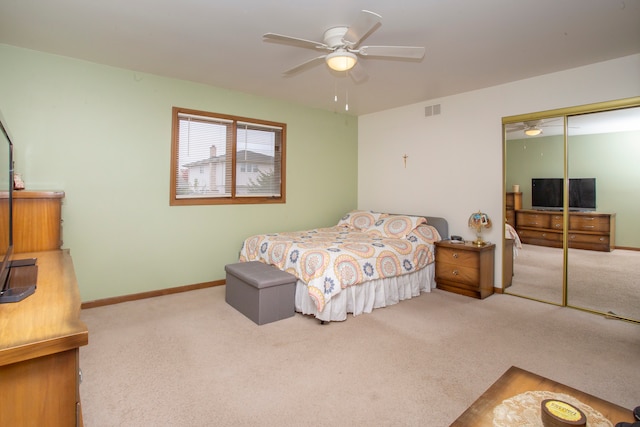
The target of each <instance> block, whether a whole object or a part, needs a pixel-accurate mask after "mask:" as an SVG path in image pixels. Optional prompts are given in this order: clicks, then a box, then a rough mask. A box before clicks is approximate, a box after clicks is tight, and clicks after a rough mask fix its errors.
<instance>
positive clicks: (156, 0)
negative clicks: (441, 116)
mask: <svg viewBox="0 0 640 427" xmlns="http://www.w3.org/2000/svg"><path fill="white" fill-rule="evenodd" d="M362 9H366V10H371V11H373V12H376V13H378V14H380V15H382V26H380V27H379V28H378V29H377V30H376V31H374V32H373V33H372V34H371V35H370V36H369V37H368V38H367V39H365V40H364V42H363V44H366V45H412V46H424V47H425V48H426V55H425V57H424V59H423V60H422V61H420V62H415V61H402V60H389V59H373V58H366V59H362V60H361V64H362V65H363V66H364V67H365V69H366V71H367V73H368V74H369V78H368V79H367V80H366V81H365V82H363V83H360V84H357V85H356V84H355V83H354V82H353V81H352V80H351V79H349V78H348V77H344V76H341V77H335V76H334V75H332V74H331V73H330V72H329V69H328V68H327V67H326V65H325V64H323V63H322V64H320V65H318V66H316V67H314V68H312V69H310V70H307V71H305V72H303V73H301V74H298V75H296V76H293V77H286V78H285V77H283V76H282V71H284V70H286V69H289V68H292V67H293V66H295V65H298V64H299V63H302V62H304V61H306V60H307V59H310V58H313V57H314V56H318V55H319V54H318V53H317V52H314V51H313V50H310V49H305V48H300V47H293V46H287V45H283V44H278V43H269V42H265V41H263V39H262V35H263V34H264V33H267V32H275V33H280V34H285V35H290V36H294V37H299V38H303V39H308V40H316V41H322V35H323V32H324V31H325V30H326V29H328V28H330V27H333V26H338V25H347V26H348V25H349V24H350V23H352V22H353V21H354V20H355V19H356V17H357V16H358V13H359V11H360V10H362ZM0 43H4V44H9V45H14V46H20V47H24V48H29V49H35V50H39V51H44V52H51V53H55V54H60V55H64V56H70V57H75V58H81V59H85V60H88V61H92V62H97V63H102V64H107V65H112V66H116V67H122V68H126V69H131V70H135V71H141V72H147V73H153V74H158V75H162V76H169V77H175V78H179V79H184V80H191V81H195V82H202V83H206V84H210V85H213V86H218V87H223V88H228V89H233V90H238V91H243V92H248V93H251V94H255V95H262V96H267V97H270V98H277V99H283V100H288V101H293V102H296V103H300V104H304V105H307V106H311V107H317V108H321V109H326V110H331V111H334V110H335V111H341V112H342V111H344V99H343V98H344V94H345V92H347V91H348V97H349V114H354V115H361V114H367V113H372V112H376V111H381V110H385V109H389V108H393V107H397V106H402V105H407V104H411V103H415V102H420V101H426V100H429V99H434V98H439V97H443V96H448V95H453V94H456V93H462V92H466V91H470V90H475V89H480V88H484V87H489V86H494V85H498V84H502V83H507V82H511V81H516V80H521V79H525V78H529V77H533V76H537V75H541V74H547V73H552V72H556V71H561V70H565V69H570V68H575V67H579V66H583V65H587V64H592V63H595V62H600V61H605V60H609V59H614V58H619V57H623V56H627V55H631V54H636V53H640V0H624V1H621V0H562V1H558V0H482V1H480V0H446V1H445V0H403V1H389V0H368V1H364V0H363V1H359V0H353V1H345V0H324V1H314V2H312V1H304V0H273V1H265V0H244V1H240V0H233V1H231V0H222V1H221V0H218V1H214V0H182V1H177V0H173V1H171V0H108V1H97V0H46V1H35V0H0ZM3 65H4V64H3ZM336 90H337V92H338V95H339V96H340V98H341V100H340V102H339V103H335V102H334V101H333V97H334V93H335V92H336Z"/></svg>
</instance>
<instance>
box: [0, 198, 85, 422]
mask: <svg viewBox="0 0 640 427" xmlns="http://www.w3.org/2000/svg"><path fill="white" fill-rule="evenodd" d="M16 193H17V194H18V197H17V199H16V200H15V204H14V219H15V222H14V243H15V245H14V246H15V249H16V252H21V253H17V254H14V259H22V258H37V269H38V279H37V288H36V291H35V293H34V294H33V295H30V296H29V297H27V298H25V299H24V300H22V301H20V302H16V303H5V304H0V426H21V427H24V426H34V427H35V426H65V427H68V426H76V425H82V411H81V408H80V393H79V382H80V380H79V347H80V346H83V345H86V344H87V343H88V339H89V338H88V336H89V333H88V330H87V327H86V325H85V324H84V323H83V322H82V321H80V302H81V301H80V293H79V290H78V284H77V281H76V276H75V271H74V268H73V261H72V259H71V255H70V253H69V251H68V250H60V249H59V247H60V244H61V240H60V222H61V220H60V204H61V200H62V197H63V196H64V193H61V192H16ZM16 193H14V194H16ZM5 194H6V193H5ZM36 195H37V196H36ZM2 202H3V198H2V195H1V194H0V215H4V216H5V217H6V215H7V208H6V206H7V203H6V195H5V197H4V203H2ZM25 202H26V203H25ZM25 248H31V250H32V251H33V252H24V249H25ZM36 251H37V252H36ZM21 268H28V267H20V269H21ZM20 269H18V270H20ZM12 274H13V272H12Z"/></svg>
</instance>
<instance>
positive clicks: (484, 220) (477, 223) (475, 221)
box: [469, 211, 491, 246]
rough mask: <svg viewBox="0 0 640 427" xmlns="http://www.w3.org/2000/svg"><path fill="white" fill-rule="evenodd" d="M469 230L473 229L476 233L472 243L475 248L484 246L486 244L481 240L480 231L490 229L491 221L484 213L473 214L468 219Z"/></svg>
mask: <svg viewBox="0 0 640 427" xmlns="http://www.w3.org/2000/svg"><path fill="white" fill-rule="evenodd" d="M469 228H473V229H474V230H475V232H476V240H474V241H473V242H472V243H473V244H474V245H476V246H484V245H486V244H487V243H486V242H485V241H484V239H483V238H482V230H483V229H485V228H491V220H490V219H489V216H488V215H487V214H486V213H483V212H480V211H478V212H474V213H472V214H471V216H470V217H469Z"/></svg>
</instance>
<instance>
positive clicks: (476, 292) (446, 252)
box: [436, 240, 496, 299]
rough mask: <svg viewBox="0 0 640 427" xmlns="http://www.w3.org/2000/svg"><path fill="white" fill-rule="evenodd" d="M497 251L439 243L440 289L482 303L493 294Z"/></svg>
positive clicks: (438, 270)
mask: <svg viewBox="0 0 640 427" xmlns="http://www.w3.org/2000/svg"><path fill="white" fill-rule="evenodd" d="M495 248H496V245H494V244H488V245H485V246H480V247H479V246H476V245H474V244H472V243H471V242H465V243H450V241H449V240H444V241H441V242H436V283H437V287H438V289H443V290H445V291H450V292H455V293H458V294H462V295H467V296H470V297H474V298H481V299H482V298H486V297H488V296H489V295H491V294H493V277H494V273H493V267H494V252H495Z"/></svg>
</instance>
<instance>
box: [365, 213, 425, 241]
mask: <svg viewBox="0 0 640 427" xmlns="http://www.w3.org/2000/svg"><path fill="white" fill-rule="evenodd" d="M426 223H427V220H426V219H425V218H424V217H421V216H409V215H389V216H387V217H385V218H381V219H379V220H378V221H376V223H375V224H374V226H373V227H370V228H369V229H367V232H368V233H370V232H373V233H376V234H379V235H381V236H383V237H393V238H397V239H404V238H405V237H407V235H408V234H409V233H411V231H413V230H414V229H415V228H416V227H417V226H418V225H420V224H426Z"/></svg>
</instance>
